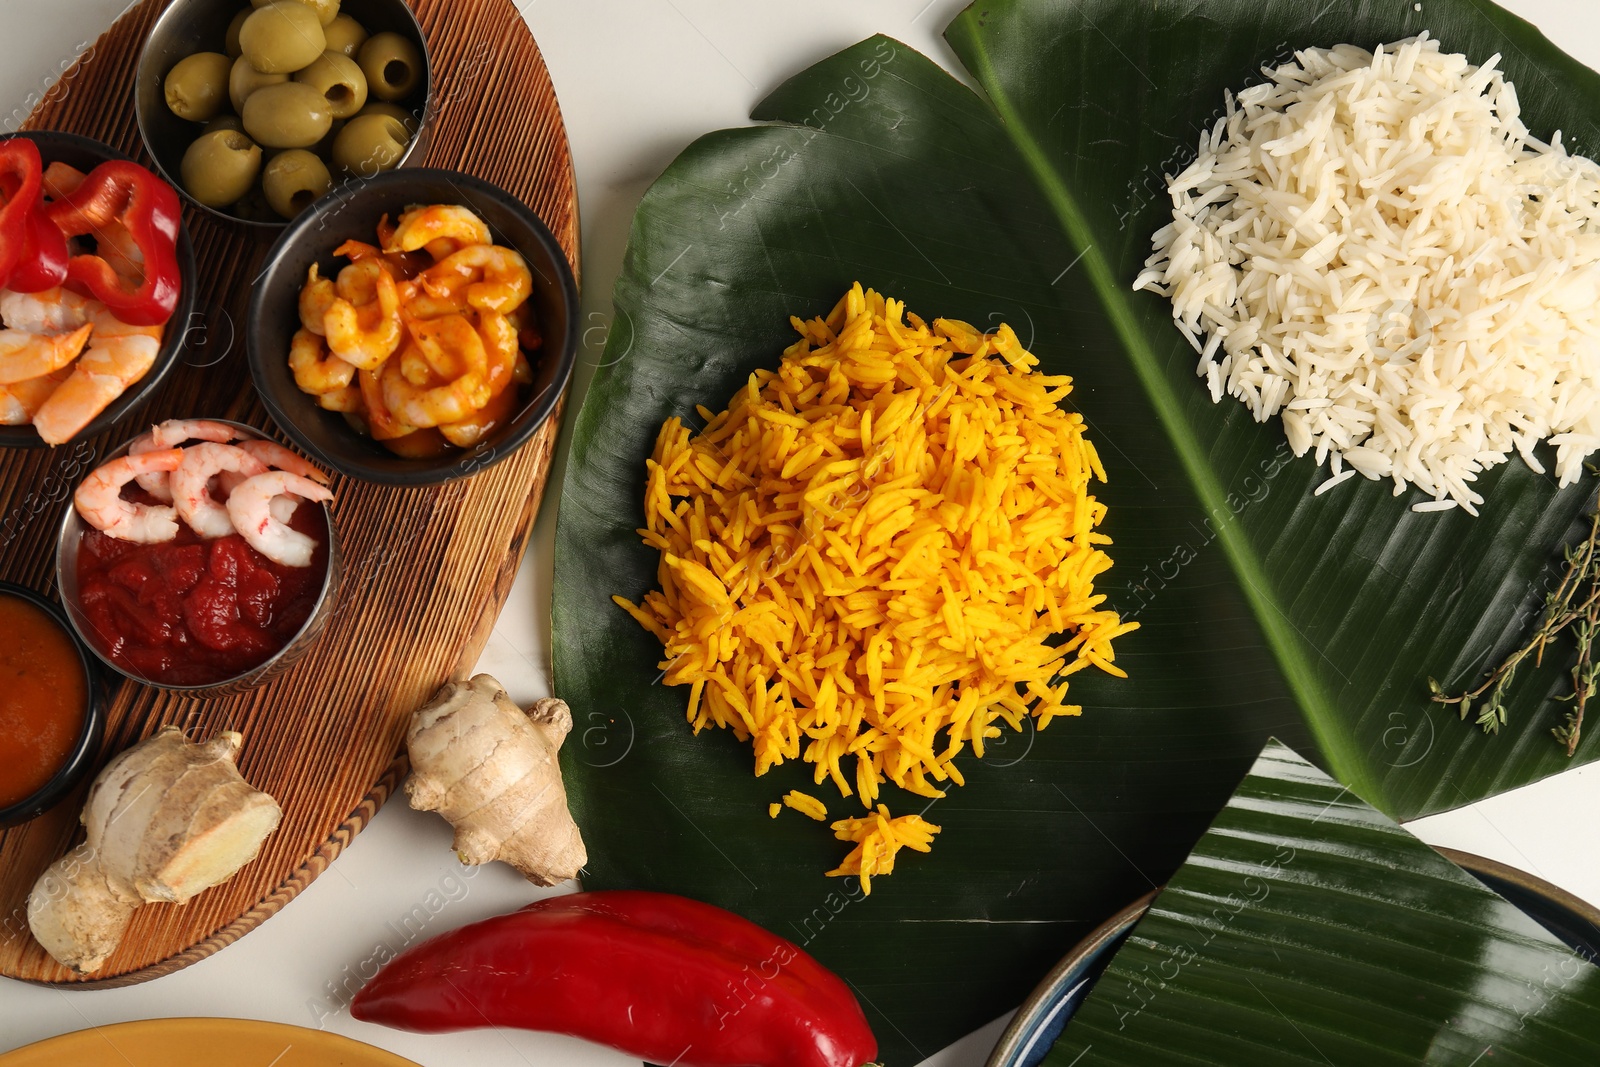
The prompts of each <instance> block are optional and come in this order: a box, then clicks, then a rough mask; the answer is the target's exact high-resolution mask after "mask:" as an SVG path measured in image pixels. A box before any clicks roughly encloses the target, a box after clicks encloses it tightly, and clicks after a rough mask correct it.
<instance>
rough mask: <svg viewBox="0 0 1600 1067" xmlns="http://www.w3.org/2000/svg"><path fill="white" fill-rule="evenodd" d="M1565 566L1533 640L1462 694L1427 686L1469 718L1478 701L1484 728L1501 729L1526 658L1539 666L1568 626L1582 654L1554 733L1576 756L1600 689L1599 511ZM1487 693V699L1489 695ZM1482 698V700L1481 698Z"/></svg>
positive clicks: (1440, 700) (1437, 698)
mask: <svg viewBox="0 0 1600 1067" xmlns="http://www.w3.org/2000/svg"><path fill="white" fill-rule="evenodd" d="M1562 555H1563V558H1564V559H1565V560H1566V570H1565V571H1564V572H1563V573H1562V575H1561V583H1560V584H1559V585H1558V586H1556V588H1555V591H1554V592H1552V593H1550V595H1549V596H1547V597H1545V602H1544V611H1543V612H1542V613H1541V614H1540V616H1539V624H1538V626H1536V627H1535V628H1534V631H1533V636H1532V637H1530V638H1529V639H1528V643H1527V644H1525V645H1523V646H1522V647H1521V648H1519V649H1517V650H1516V651H1515V652H1513V653H1511V655H1510V656H1508V657H1507V658H1506V660H1505V662H1504V663H1501V664H1500V666H1498V667H1496V668H1495V669H1494V670H1492V671H1490V672H1489V674H1488V676H1487V677H1485V678H1484V680H1483V683H1482V684H1481V685H1479V686H1478V687H1477V688H1476V689H1470V690H1468V691H1467V692H1465V693H1461V694H1460V695H1458V696H1451V695H1449V694H1447V693H1446V692H1445V691H1444V688H1443V687H1442V686H1440V684H1439V683H1438V682H1436V681H1434V680H1433V679H1432V678H1429V679H1428V688H1429V690H1431V691H1432V693H1433V700H1434V702H1435V703H1439V704H1454V705H1456V710H1457V712H1458V713H1459V714H1460V715H1461V718H1462V719H1465V718H1466V717H1467V715H1468V714H1470V713H1471V711H1472V709H1473V707H1474V706H1476V707H1477V708H1478V717H1477V719H1476V722H1477V724H1478V725H1479V726H1481V727H1483V729H1484V732H1485V733H1491V734H1493V733H1499V731H1500V727H1502V726H1504V725H1505V722H1506V702H1505V696H1506V693H1507V691H1508V690H1509V689H1510V688H1511V682H1512V680H1513V679H1514V678H1515V677H1516V673H1517V668H1518V667H1519V666H1520V665H1521V664H1522V662H1523V660H1525V659H1527V658H1528V657H1529V656H1532V657H1533V663H1534V666H1535V667H1537V666H1539V665H1540V664H1541V663H1543V662H1544V650H1545V646H1546V645H1548V644H1549V643H1550V642H1551V641H1552V640H1554V639H1555V638H1556V637H1557V636H1558V635H1559V634H1561V632H1562V631H1564V630H1568V629H1570V630H1572V632H1573V638H1574V640H1575V642H1576V643H1577V646H1578V659H1577V662H1576V663H1574V664H1573V666H1572V692H1571V693H1570V694H1569V695H1567V696H1564V697H1559V698H1558V699H1560V700H1562V701H1564V702H1566V703H1569V704H1571V705H1572V710H1571V711H1569V712H1568V713H1567V718H1566V721H1565V722H1564V723H1562V724H1561V725H1560V726H1557V727H1554V728H1553V729H1552V730H1551V731H1550V732H1551V734H1553V735H1554V736H1555V739H1556V740H1557V741H1558V742H1560V743H1561V744H1562V745H1564V746H1565V747H1566V750H1567V755H1568V756H1571V755H1572V754H1573V753H1574V752H1576V751H1577V750H1578V741H1579V737H1580V735H1581V733H1582V731H1583V712H1584V709H1585V708H1586V707H1587V706H1588V703H1589V698H1590V697H1591V696H1593V695H1594V694H1595V692H1596V690H1597V689H1600V663H1597V662H1596V661H1595V656H1594V639H1595V636H1596V635H1597V634H1600V511H1596V512H1595V514H1593V515H1591V516H1590V517H1589V535H1588V536H1587V537H1586V538H1584V539H1583V540H1582V541H1581V542H1579V543H1578V544H1576V545H1573V546H1572V547H1571V548H1568V549H1566V551H1565V552H1564V553H1563V554H1562ZM1485 693H1488V697H1487V698H1486V699H1485V698H1484V694H1485ZM1480 701H1481V702H1480Z"/></svg>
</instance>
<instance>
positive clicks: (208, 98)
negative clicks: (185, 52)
mask: <svg viewBox="0 0 1600 1067" xmlns="http://www.w3.org/2000/svg"><path fill="white" fill-rule="evenodd" d="M232 66H233V63H232V61H231V60H229V59H228V57H227V56H225V55H223V54H222V53H221V52H196V53H195V54H194V55H192V56H185V57H184V58H182V59H180V60H178V65H177V66H175V67H173V68H172V70H171V71H169V72H168V74H167V81H166V85H165V93H166V98H167V106H168V107H169V108H171V109H172V113H173V114H174V115H176V116H178V117H179V118H180V119H188V120H189V121H190V122H205V121H207V120H209V119H212V118H215V117H216V114H217V112H219V111H221V110H222V108H223V106H224V105H225V104H227V102H228V73H229V69H230V68H231V67H232Z"/></svg>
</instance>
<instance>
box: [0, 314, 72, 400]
mask: <svg viewBox="0 0 1600 1067" xmlns="http://www.w3.org/2000/svg"><path fill="white" fill-rule="evenodd" d="M93 332H94V327H93V326H89V325H83V326H80V327H78V328H77V329H76V330H73V331H72V332H71V333H62V334H47V333H27V332H25V331H23V330H13V329H10V328H6V329H3V330H0V385H10V384H12V383H13V382H25V381H29V380H30V379H33V378H42V377H44V376H45V375H46V374H54V373H55V372H56V371H58V370H60V369H61V368H62V367H65V366H66V365H67V364H69V363H71V362H72V361H73V360H75V359H77V358H78V353H79V352H81V351H83V346H84V345H85V344H87V343H88V341H89V335H90V334H91V333H93Z"/></svg>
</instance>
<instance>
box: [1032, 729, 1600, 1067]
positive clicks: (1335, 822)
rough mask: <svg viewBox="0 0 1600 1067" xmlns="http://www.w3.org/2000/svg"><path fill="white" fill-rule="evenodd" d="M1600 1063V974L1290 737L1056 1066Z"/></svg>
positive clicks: (1216, 828)
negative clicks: (1305, 754)
mask: <svg viewBox="0 0 1600 1067" xmlns="http://www.w3.org/2000/svg"><path fill="white" fill-rule="evenodd" d="M1155 1050H1159V1053H1158V1054H1157V1053H1156V1051H1155ZM1597 1060H1600V969H1596V968H1595V967H1594V966H1593V965H1592V962H1591V961H1590V960H1589V959H1588V958H1587V957H1585V956H1583V955H1580V953H1579V952H1577V951H1574V950H1573V949H1571V948H1569V947H1568V946H1567V945H1565V944H1563V943H1562V942H1561V941H1559V940H1558V939H1556V938H1555V937H1554V936H1552V935H1551V934H1550V933H1549V932H1547V931H1546V930H1545V929H1544V928H1543V927H1541V926H1540V925H1539V924H1538V923H1536V922H1535V921H1534V920H1533V919H1531V918H1529V917H1528V916H1527V915H1526V914H1524V913H1523V912H1522V911H1520V910H1518V908H1517V907H1516V906H1515V905H1514V904H1512V903H1511V902H1510V901H1508V900H1506V899H1505V898H1504V897H1501V896H1499V895H1498V894H1496V893H1494V892H1493V891H1491V890H1489V889H1487V888H1485V887H1484V886H1483V885H1482V884H1481V883H1479V882H1478V880H1477V879H1475V878H1473V877H1472V876H1471V875H1469V874H1467V873H1466V872H1465V871H1463V870H1462V869H1461V868H1459V867H1457V866H1456V865H1455V864H1453V863H1451V862H1450V861H1449V860H1447V859H1445V858H1444V857H1443V856H1441V855H1439V854H1438V853H1437V852H1435V851H1433V849H1431V848H1429V847H1428V846H1427V845H1425V844H1423V843H1422V842H1421V841H1419V840H1417V839H1416V838H1415V837H1413V836H1412V835H1411V834H1410V833H1409V832H1407V831H1406V830H1404V829H1402V828H1401V827H1400V826H1399V825H1398V824H1396V823H1395V822H1394V821H1393V820H1392V819H1389V818H1387V817H1385V816H1384V815H1383V814H1381V813H1380V812H1378V811H1377V810H1375V809H1374V808H1373V807H1372V806H1371V805H1368V804H1366V803H1364V802H1362V801H1361V800H1360V799H1358V798H1357V797H1356V796H1355V795H1354V794H1353V793H1351V792H1350V790H1349V789H1347V788H1346V787H1344V786H1341V785H1340V784H1339V783H1337V782H1335V781H1334V780H1333V779H1331V778H1329V777H1328V776H1327V775H1326V774H1324V773H1323V772H1322V771H1320V770H1318V769H1317V768H1315V767H1313V766H1312V765H1311V764H1310V763H1308V762H1306V761H1305V760H1304V759H1302V758H1301V757H1299V756H1298V755H1296V754H1295V753H1294V752H1293V751H1291V750H1290V749H1288V748H1287V747H1285V746H1284V745H1282V744H1279V743H1278V742H1276V741H1274V742H1272V743H1270V744H1268V746H1267V747H1266V749H1265V750H1263V752H1262V753H1261V758H1260V759H1258V760H1257V761H1256V764H1255V766H1254V767H1252V768H1251V770H1250V773H1249V775H1248V776H1246V778H1245V780H1244V781H1243V783H1241V784H1240V786H1239V789H1238V791H1237V792H1236V793H1234V795H1233V799H1231V800H1230V801H1229V802H1228V806H1227V807H1226V808H1224V809H1223V810H1222V812H1221V814H1219V815H1218V816H1217V820H1216V822H1214V823H1212V825H1211V829H1210V830H1209V831H1207V832H1206V835H1205V836H1204V837H1202V838H1201V839H1200V842H1199V844H1197V845H1196V846H1195V849H1194V852H1192V853H1191V854H1190V856H1189V859H1188V861H1187V862H1186V863H1184V865H1183V866H1182V867H1181V868H1179V870H1178V873H1177V874H1175V875H1173V877H1172V881H1171V882H1169V883H1168V884H1167V886H1166V888H1165V889H1163V890H1162V891H1161V893H1160V895H1159V896H1157V897H1156V899H1155V902H1154V904H1152V905H1151V908H1150V911H1149V912H1148V913H1147V914H1146V915H1145V916H1144V918H1142V919H1141V920H1140V921H1139V923H1138V925H1137V926H1135V927H1134V928H1133V931H1132V933H1131V934H1129V936H1128V940H1127V941H1125V942H1124V943H1123V945H1122V946H1121V948H1119V949H1118V951H1117V954H1116V955H1115V956H1114V957H1113V958H1112V960H1111V964H1110V966H1109V967H1107V969H1106V971H1105V973H1104V974H1102V975H1101V976H1100V978H1099V980H1098V981H1097V982H1096V983H1095V986H1094V989H1093V991H1092V992H1091V993H1090V994H1089V997H1088V999H1087V1000H1086V1001H1085V1002H1084V1003H1083V1005H1082V1006H1081V1007H1080V1008H1079V1009H1078V1011H1077V1014H1076V1015H1075V1016H1074V1017H1073V1019H1072V1021H1071V1022H1070V1023H1069V1024H1068V1025H1067V1028H1066V1031H1065V1033H1063V1034H1062V1036H1061V1038H1060V1039H1059V1040H1058V1041H1057V1042H1056V1044H1055V1046H1054V1047H1053V1048H1051V1050H1050V1053H1049V1055H1048V1056H1047V1057H1046V1058H1045V1061H1044V1062H1045V1063H1046V1064H1047V1065H1052V1067H1067V1065H1069V1064H1079V1065H1080V1067H1119V1065H1127V1067H1145V1065H1147V1064H1150V1063H1156V1062H1160V1063H1163V1064H1171V1065H1173V1067H1180V1065H1181V1067H1202V1065H1206V1067H1256V1065H1261V1067H1302V1065H1303V1067H1327V1065H1328V1064H1355V1063H1359V1064H1363V1065H1370V1067H1387V1065H1393V1067H1402V1065H1404V1067H1411V1065H1414V1064H1419V1063H1420V1064H1456V1065H1463V1067H1464V1065H1467V1064H1474V1063H1494V1064H1495V1065H1496V1067H1507V1065H1528V1067H1567V1065H1570V1067H1586V1065H1588V1064H1592V1063H1595V1062H1596V1061H1597Z"/></svg>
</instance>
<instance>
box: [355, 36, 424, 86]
mask: <svg viewBox="0 0 1600 1067" xmlns="http://www.w3.org/2000/svg"><path fill="white" fill-rule="evenodd" d="M356 62H358V63H360V64H361V71H362V73H364V74H365V75H366V76H367V91H368V92H369V93H370V94H371V95H373V96H375V97H377V98H378V99H379V100H399V99H400V98H401V97H403V96H408V95H410V93H411V90H413V89H415V88H416V87H417V83H418V82H419V81H421V80H422V53H421V52H420V51H418V50H417V46H416V45H414V44H412V43H411V42H410V41H409V40H407V39H406V38H404V37H402V36H400V35H399V34H398V33H390V32H384V33H379V34H374V35H373V36H372V37H369V38H368V39H367V43H366V44H364V45H362V46H361V50H360V51H359V52H357V53H356Z"/></svg>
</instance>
